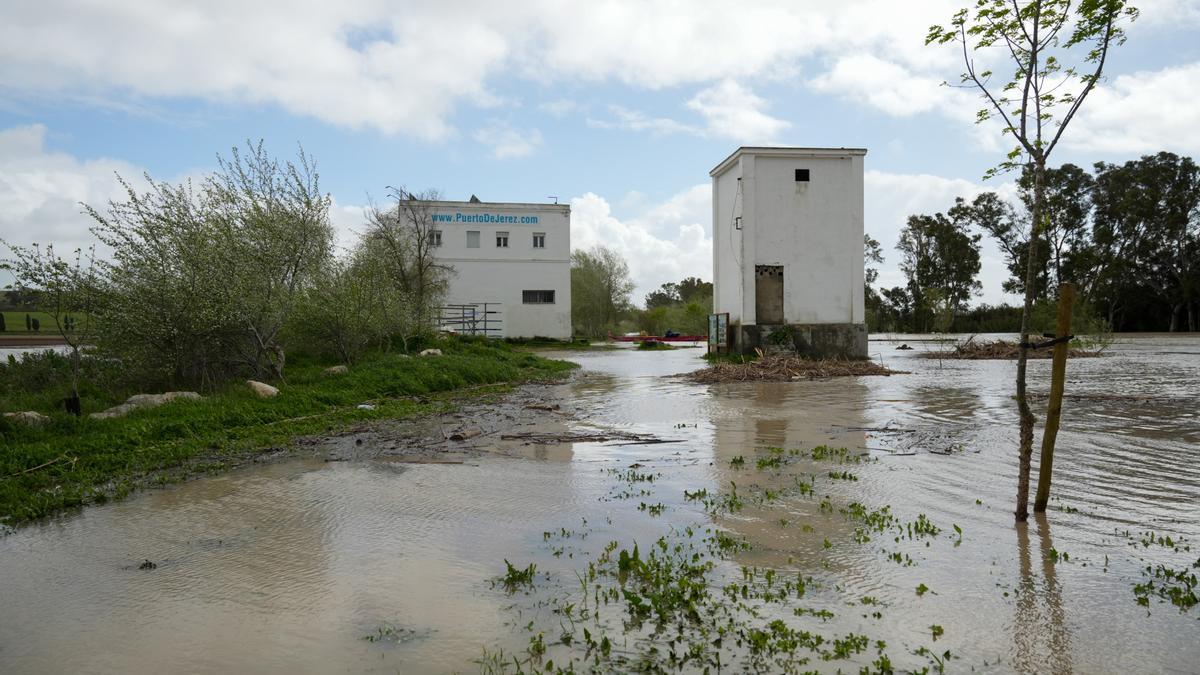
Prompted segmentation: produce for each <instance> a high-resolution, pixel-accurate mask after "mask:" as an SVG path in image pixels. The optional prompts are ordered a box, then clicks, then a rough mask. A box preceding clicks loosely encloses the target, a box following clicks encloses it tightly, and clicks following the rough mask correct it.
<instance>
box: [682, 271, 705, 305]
mask: <svg viewBox="0 0 1200 675" xmlns="http://www.w3.org/2000/svg"><path fill="white" fill-rule="evenodd" d="M676 288H677V289H678V291H679V300H680V302H682V303H684V304H689V303H693V302H704V301H709V302H711V301H712V296H713V285H712V282H711V281H704V280H703V279H700V278H697V277H687V278H685V279H684V280H683V281H680V282H679V283H678V284H676Z"/></svg>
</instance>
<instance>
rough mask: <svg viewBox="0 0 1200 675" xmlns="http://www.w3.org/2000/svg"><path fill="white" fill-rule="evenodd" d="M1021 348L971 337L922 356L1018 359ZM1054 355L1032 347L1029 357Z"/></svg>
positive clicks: (1090, 352)
mask: <svg viewBox="0 0 1200 675" xmlns="http://www.w3.org/2000/svg"><path fill="white" fill-rule="evenodd" d="M1020 351H1021V348H1020V346H1019V345H1018V343H1016V342H1012V341H1010V340H993V341H990V342H989V341H980V342H976V341H975V338H973V337H972V338H969V339H968V340H967V341H966V342H964V343H962V344H960V345H957V346H955V347H954V349H947V350H937V351H929V352H921V356H922V357H924V358H927V359H974V360H983V359H1014V360H1015V359H1016V358H1017V355H1018V354H1019V353H1020ZM1101 351H1102V350H1099V349H1079V348H1073V349H1071V350H1070V351H1069V352H1068V356H1070V358H1073V359H1080V358H1090V357H1094V356H1100V353H1101ZM1053 355H1054V350H1053V349H1052V348H1050V347H1046V348H1043V349H1030V350H1029V358H1031V359H1048V358H1050V357H1051V356H1053Z"/></svg>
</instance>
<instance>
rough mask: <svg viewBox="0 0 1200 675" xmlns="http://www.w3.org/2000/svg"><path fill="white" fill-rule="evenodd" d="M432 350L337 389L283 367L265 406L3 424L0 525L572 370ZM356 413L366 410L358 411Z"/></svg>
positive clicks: (375, 361) (175, 408) (185, 406)
mask: <svg viewBox="0 0 1200 675" xmlns="http://www.w3.org/2000/svg"><path fill="white" fill-rule="evenodd" d="M432 346H436V347H439V348H441V349H442V350H443V351H444V352H445V355H444V356H441V357H428V358H420V357H414V358H403V357H402V356H400V355H399V354H395V353H393V354H375V355H372V356H370V357H368V358H366V359H364V360H362V361H361V362H359V363H358V364H356V365H355V366H353V367H352V368H351V369H350V372H349V373H348V374H346V375H342V376H337V377H325V376H323V375H322V373H321V371H322V370H323V368H324V367H325V366H327V365H329V364H325V363H315V362H309V363H304V364H296V365H289V368H288V371H287V383H286V384H281V385H279V386H280V389H281V393H280V395H279V396H277V397H275V398H271V399H259V398H257V397H255V396H254V395H253V394H251V393H250V391H249V390H248V389H247V388H246V387H245V386H244V385H242V384H236V385H231V386H230V387H228V388H226V389H224V390H222V391H219V392H216V393H213V394H211V395H207V396H205V398H204V400H202V401H196V402H189V401H179V402H175V403H170V404H167V405H164V406H161V407H159V408H154V409H150V410H141V411H136V412H134V413H131V414H130V415H128V416H126V417H123V418H118V419H111V420H92V419H88V418H87V417H86V416H85V417H83V418H80V419H76V418H74V417H72V416H70V415H68V414H66V413H65V412H62V411H50V410H46V409H42V410H41V412H43V413H47V414H50V415H51V417H52V419H53V421H52V423H51V424H49V425H47V426H46V427H44V428H40V429H39V428H30V427H27V426H24V425H18V424H14V423H9V422H7V421H5V420H3V419H2V418H0V448H2V449H0V525H10V526H12V525H17V524H20V523H24V522H27V521H30V520H33V519H36V518H40V517H44V516H47V515H49V514H52V513H55V512H57V511H60V510H62V509H66V508H70V507H75V506H81V505H84V504H89V503H95V502H103V501H106V500H107V499H110V498H121V497H123V496H125V495H126V494H128V493H129V492H130V491H131V490H133V489H135V488H137V487H142V486H147V485H154V484H160V483H166V482H171V481H175V480H180V479H183V478H186V477H188V476H190V475H195V474H197V473H203V472H213V471H219V470H221V469H224V468H227V467H228V466H231V465H235V464H237V463H240V462H242V461H245V460H246V459H247V458H249V457H252V456H254V455H255V454H257V453H259V452H261V451H263V450H267V449H273V448H279V447H283V446H286V445H287V444H288V443H289V442H290V441H291V440H292V439H294V438H296V437H298V436H305V435H311V434H322V433H328V432H331V431H336V430H338V429H340V428H343V427H346V426H348V425H351V424H356V423H363V422H367V421H370V420H378V419H385V418H406V417H413V416H417V415H422V414H429V413H433V412H438V411H443V410H448V409H451V408H452V407H453V406H454V404H455V399H456V398H458V396H456V395H455V394H453V392H455V391H456V390H462V389H464V388H467V387H478V388H474V389H472V391H471V392H470V394H469V395H472V396H477V395H486V394H488V393H496V392H501V391H504V390H505V389H506V388H507V387H508V386H510V385H511V384H513V383H517V382H522V381H529V380H533V379H544V378H551V377H559V376H561V375H562V374H563V373H565V371H567V370H570V369H571V368H573V367H574V364H570V363H566V362H562V361H551V360H547V359H543V358H539V357H537V356H534V355H533V354H528V353H523V352H519V351H516V350H513V349H511V348H509V347H506V346H503V345H494V344H481V343H471V342H453V341H447V342H444V343H440V344H434V345H432ZM479 385H496V386H491V387H479ZM16 398H20V397H16ZM12 399H13V397H10V400H7V401H5V400H3V398H0V405H3V409H4V410H17V409H28V408H22V407H17V406H13V405H11V404H12V403H15V402H17V401H15V400H12ZM365 402H370V403H373V404H375V406H376V407H375V409H374V410H359V409H357V405H358V404H360V403H365ZM85 404H87V408H85V411H86V410H88V409H96V408H98V407H100V406H101V405H102V403H101V402H96V401H89V400H87V399H85ZM37 467H41V468H37Z"/></svg>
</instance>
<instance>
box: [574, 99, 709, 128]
mask: <svg viewBox="0 0 1200 675" xmlns="http://www.w3.org/2000/svg"><path fill="white" fill-rule="evenodd" d="M608 111H609V112H610V113H612V115H613V119H612V120H600V119H594V118H589V119H588V126H592V127H596V128H598V129H624V130H627V131H648V132H650V133H652V134H676V133H687V134H696V135H699V134H701V133H702V130H701V129H700V128H698V127H694V126H691V125H688V124H684V123H682V122H676V121H675V120H673V119H670V118H668V117H650V116H648V115H646V114H645V113H642V112H639V111H637V110H629V109H628V108H624V107H622V106H619V105H610V106H608Z"/></svg>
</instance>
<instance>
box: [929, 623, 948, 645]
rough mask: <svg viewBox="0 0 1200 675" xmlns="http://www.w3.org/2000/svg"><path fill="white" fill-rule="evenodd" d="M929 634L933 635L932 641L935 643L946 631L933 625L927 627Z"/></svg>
mask: <svg viewBox="0 0 1200 675" xmlns="http://www.w3.org/2000/svg"><path fill="white" fill-rule="evenodd" d="M929 632H930V633H931V634H932V635H933V641H934V642H937V639H938V638H940V637H942V635H944V634H945V632H946V631H945V629H943V628H942V627H941V626H939V625H937V624H936V623H935V624H933V625H932V626H930V627H929Z"/></svg>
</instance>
